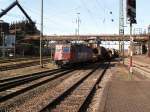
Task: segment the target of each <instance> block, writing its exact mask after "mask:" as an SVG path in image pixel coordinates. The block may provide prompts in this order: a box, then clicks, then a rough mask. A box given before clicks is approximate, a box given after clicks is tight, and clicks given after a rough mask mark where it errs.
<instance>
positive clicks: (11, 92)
mask: <svg viewBox="0 0 150 112" xmlns="http://www.w3.org/2000/svg"><path fill="white" fill-rule="evenodd" d="M72 71H73V69H71V70H63V69H55V70H51V71H47V72H43V73H36V74H32V75H31V76H29V75H27V76H24V77H23V76H22V77H16V78H10V79H5V80H3V83H0V103H1V102H4V101H6V100H8V99H10V98H13V97H15V96H17V95H19V94H22V93H24V92H26V91H29V90H31V89H33V88H35V87H38V86H40V85H42V84H44V83H47V82H49V81H51V80H54V79H56V78H59V77H61V76H63V75H64V74H67V73H69V72H72Z"/></svg>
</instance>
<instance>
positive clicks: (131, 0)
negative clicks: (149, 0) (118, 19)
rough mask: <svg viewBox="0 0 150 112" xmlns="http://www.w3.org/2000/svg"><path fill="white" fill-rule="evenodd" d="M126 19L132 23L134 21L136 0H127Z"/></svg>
mask: <svg viewBox="0 0 150 112" xmlns="http://www.w3.org/2000/svg"><path fill="white" fill-rule="evenodd" d="M127 19H128V21H130V22H131V23H132V24H133V23H136V0H127Z"/></svg>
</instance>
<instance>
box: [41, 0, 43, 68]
mask: <svg viewBox="0 0 150 112" xmlns="http://www.w3.org/2000/svg"><path fill="white" fill-rule="evenodd" d="M42 44H43V0H41V32H40V66H41V68H43V63H42V46H43V45H42Z"/></svg>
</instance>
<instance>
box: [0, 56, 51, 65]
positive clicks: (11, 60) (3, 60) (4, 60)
mask: <svg viewBox="0 0 150 112" xmlns="http://www.w3.org/2000/svg"><path fill="white" fill-rule="evenodd" d="M44 58H48V57H44ZM33 59H34V60H35V59H39V57H26V58H25V57H22V58H10V59H9V58H8V59H0V64H3V63H10V62H20V61H26V60H33Z"/></svg>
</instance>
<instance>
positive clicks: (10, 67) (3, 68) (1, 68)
mask: <svg viewBox="0 0 150 112" xmlns="http://www.w3.org/2000/svg"><path fill="white" fill-rule="evenodd" d="M48 61H49V59H43V63H47V62H48ZM37 64H39V60H36V61H31V62H26V63H18V64H11V65H4V66H0V71H6V70H13V69H19V68H25V67H30V66H35V65H37Z"/></svg>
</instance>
